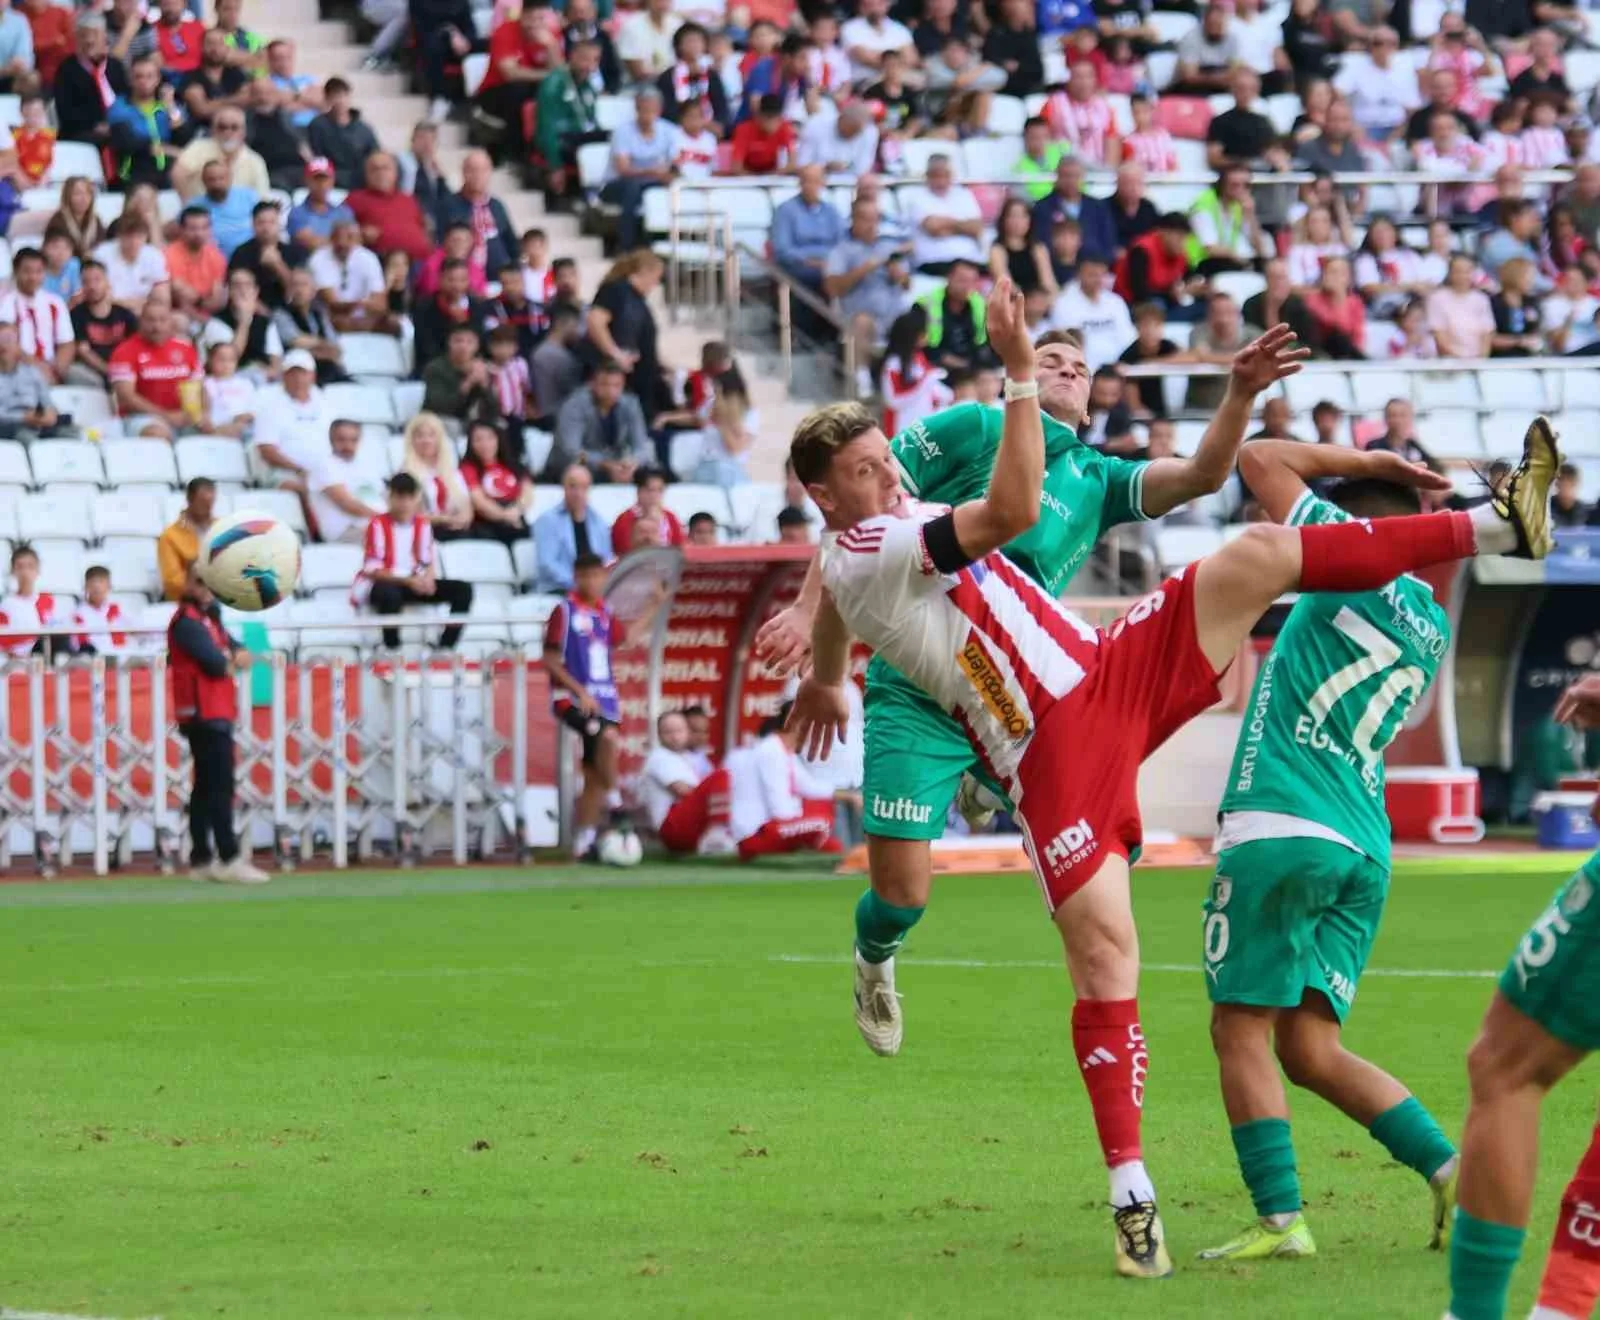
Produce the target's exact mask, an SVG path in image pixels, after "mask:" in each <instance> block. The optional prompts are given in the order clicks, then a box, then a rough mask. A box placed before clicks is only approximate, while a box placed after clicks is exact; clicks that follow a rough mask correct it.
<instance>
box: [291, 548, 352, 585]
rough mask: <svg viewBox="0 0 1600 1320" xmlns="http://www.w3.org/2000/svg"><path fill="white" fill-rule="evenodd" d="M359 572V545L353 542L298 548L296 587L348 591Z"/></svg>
mask: <svg viewBox="0 0 1600 1320" xmlns="http://www.w3.org/2000/svg"><path fill="white" fill-rule="evenodd" d="M360 571H361V547H360V546H354V545H308V546H305V547H303V548H302V549H301V551H300V589H301V590H302V591H307V592H311V591H324V590H327V589H329V588H337V589H342V590H343V591H345V592H348V591H349V590H350V588H351V586H352V585H353V584H354V583H355V580H356V574H357V573H359V572H360Z"/></svg>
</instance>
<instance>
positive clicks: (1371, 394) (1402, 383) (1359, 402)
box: [1350, 371, 1411, 413]
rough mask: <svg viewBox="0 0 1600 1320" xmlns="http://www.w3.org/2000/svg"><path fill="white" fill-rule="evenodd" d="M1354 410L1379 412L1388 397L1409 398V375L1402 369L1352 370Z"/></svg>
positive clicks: (1351, 382) (1351, 385)
mask: <svg viewBox="0 0 1600 1320" xmlns="http://www.w3.org/2000/svg"><path fill="white" fill-rule="evenodd" d="M1350 388H1351V390H1352V391H1353V392H1354V394H1355V405H1356V411H1357V412H1361V413H1381V412H1382V411H1383V406H1384V404H1386V403H1388V402H1389V400H1390V399H1410V398H1411V377H1410V376H1408V375H1407V374H1406V373H1405V372H1403V371H1352V372H1351V373H1350Z"/></svg>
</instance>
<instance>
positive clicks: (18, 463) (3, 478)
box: [0, 440, 33, 486]
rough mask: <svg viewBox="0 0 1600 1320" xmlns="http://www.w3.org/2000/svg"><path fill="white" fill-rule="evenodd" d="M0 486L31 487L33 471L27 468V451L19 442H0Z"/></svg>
mask: <svg viewBox="0 0 1600 1320" xmlns="http://www.w3.org/2000/svg"><path fill="white" fill-rule="evenodd" d="M0 485H5V486H31V485H33V469H32V468H30V467H29V466H28V450H27V448H26V446H24V445H23V444H22V442H21V441H19V440H0Z"/></svg>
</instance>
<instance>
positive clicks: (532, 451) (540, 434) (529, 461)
mask: <svg viewBox="0 0 1600 1320" xmlns="http://www.w3.org/2000/svg"><path fill="white" fill-rule="evenodd" d="M555 443H556V438H555V436H553V435H551V434H550V432H549V431H541V430H539V428H538V427H536V426H525V427H523V428H522V461H523V463H525V464H526V465H527V468H528V471H529V472H532V473H534V474H535V475H537V474H538V473H540V472H543V471H544V465H545V463H546V462H547V461H548V459H549V458H550V451H551V450H552V449H553V448H555Z"/></svg>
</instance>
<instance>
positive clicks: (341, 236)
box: [310, 219, 400, 334]
mask: <svg viewBox="0 0 1600 1320" xmlns="http://www.w3.org/2000/svg"><path fill="white" fill-rule="evenodd" d="M310 270H311V278H312V279H313V280H314V281H315V282H316V286H317V295H318V296H319V297H320V298H321V299H322V301H323V302H324V303H326V304H327V307H328V314H329V315H330V316H331V317H332V318H333V328H334V329H335V330H337V331H338V332H339V333H340V334H351V333H366V334H394V333H397V332H398V331H399V329H400V325H399V322H398V321H397V320H396V318H395V317H393V316H391V315H390V313H389V290H388V286H387V285H386V284H385V282H384V278H383V265H382V263H380V262H379V260H378V254H377V253H375V252H373V251H372V250H371V249H370V248H364V247H362V246H361V229H360V226H358V225H357V224H356V222H355V220H354V219H349V220H340V221H337V222H336V223H335V224H334V226H333V234H332V236H331V238H330V239H329V241H328V244H327V246H326V247H320V248H318V249H317V250H316V251H315V252H313V253H312V254H311V261H310Z"/></svg>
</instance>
